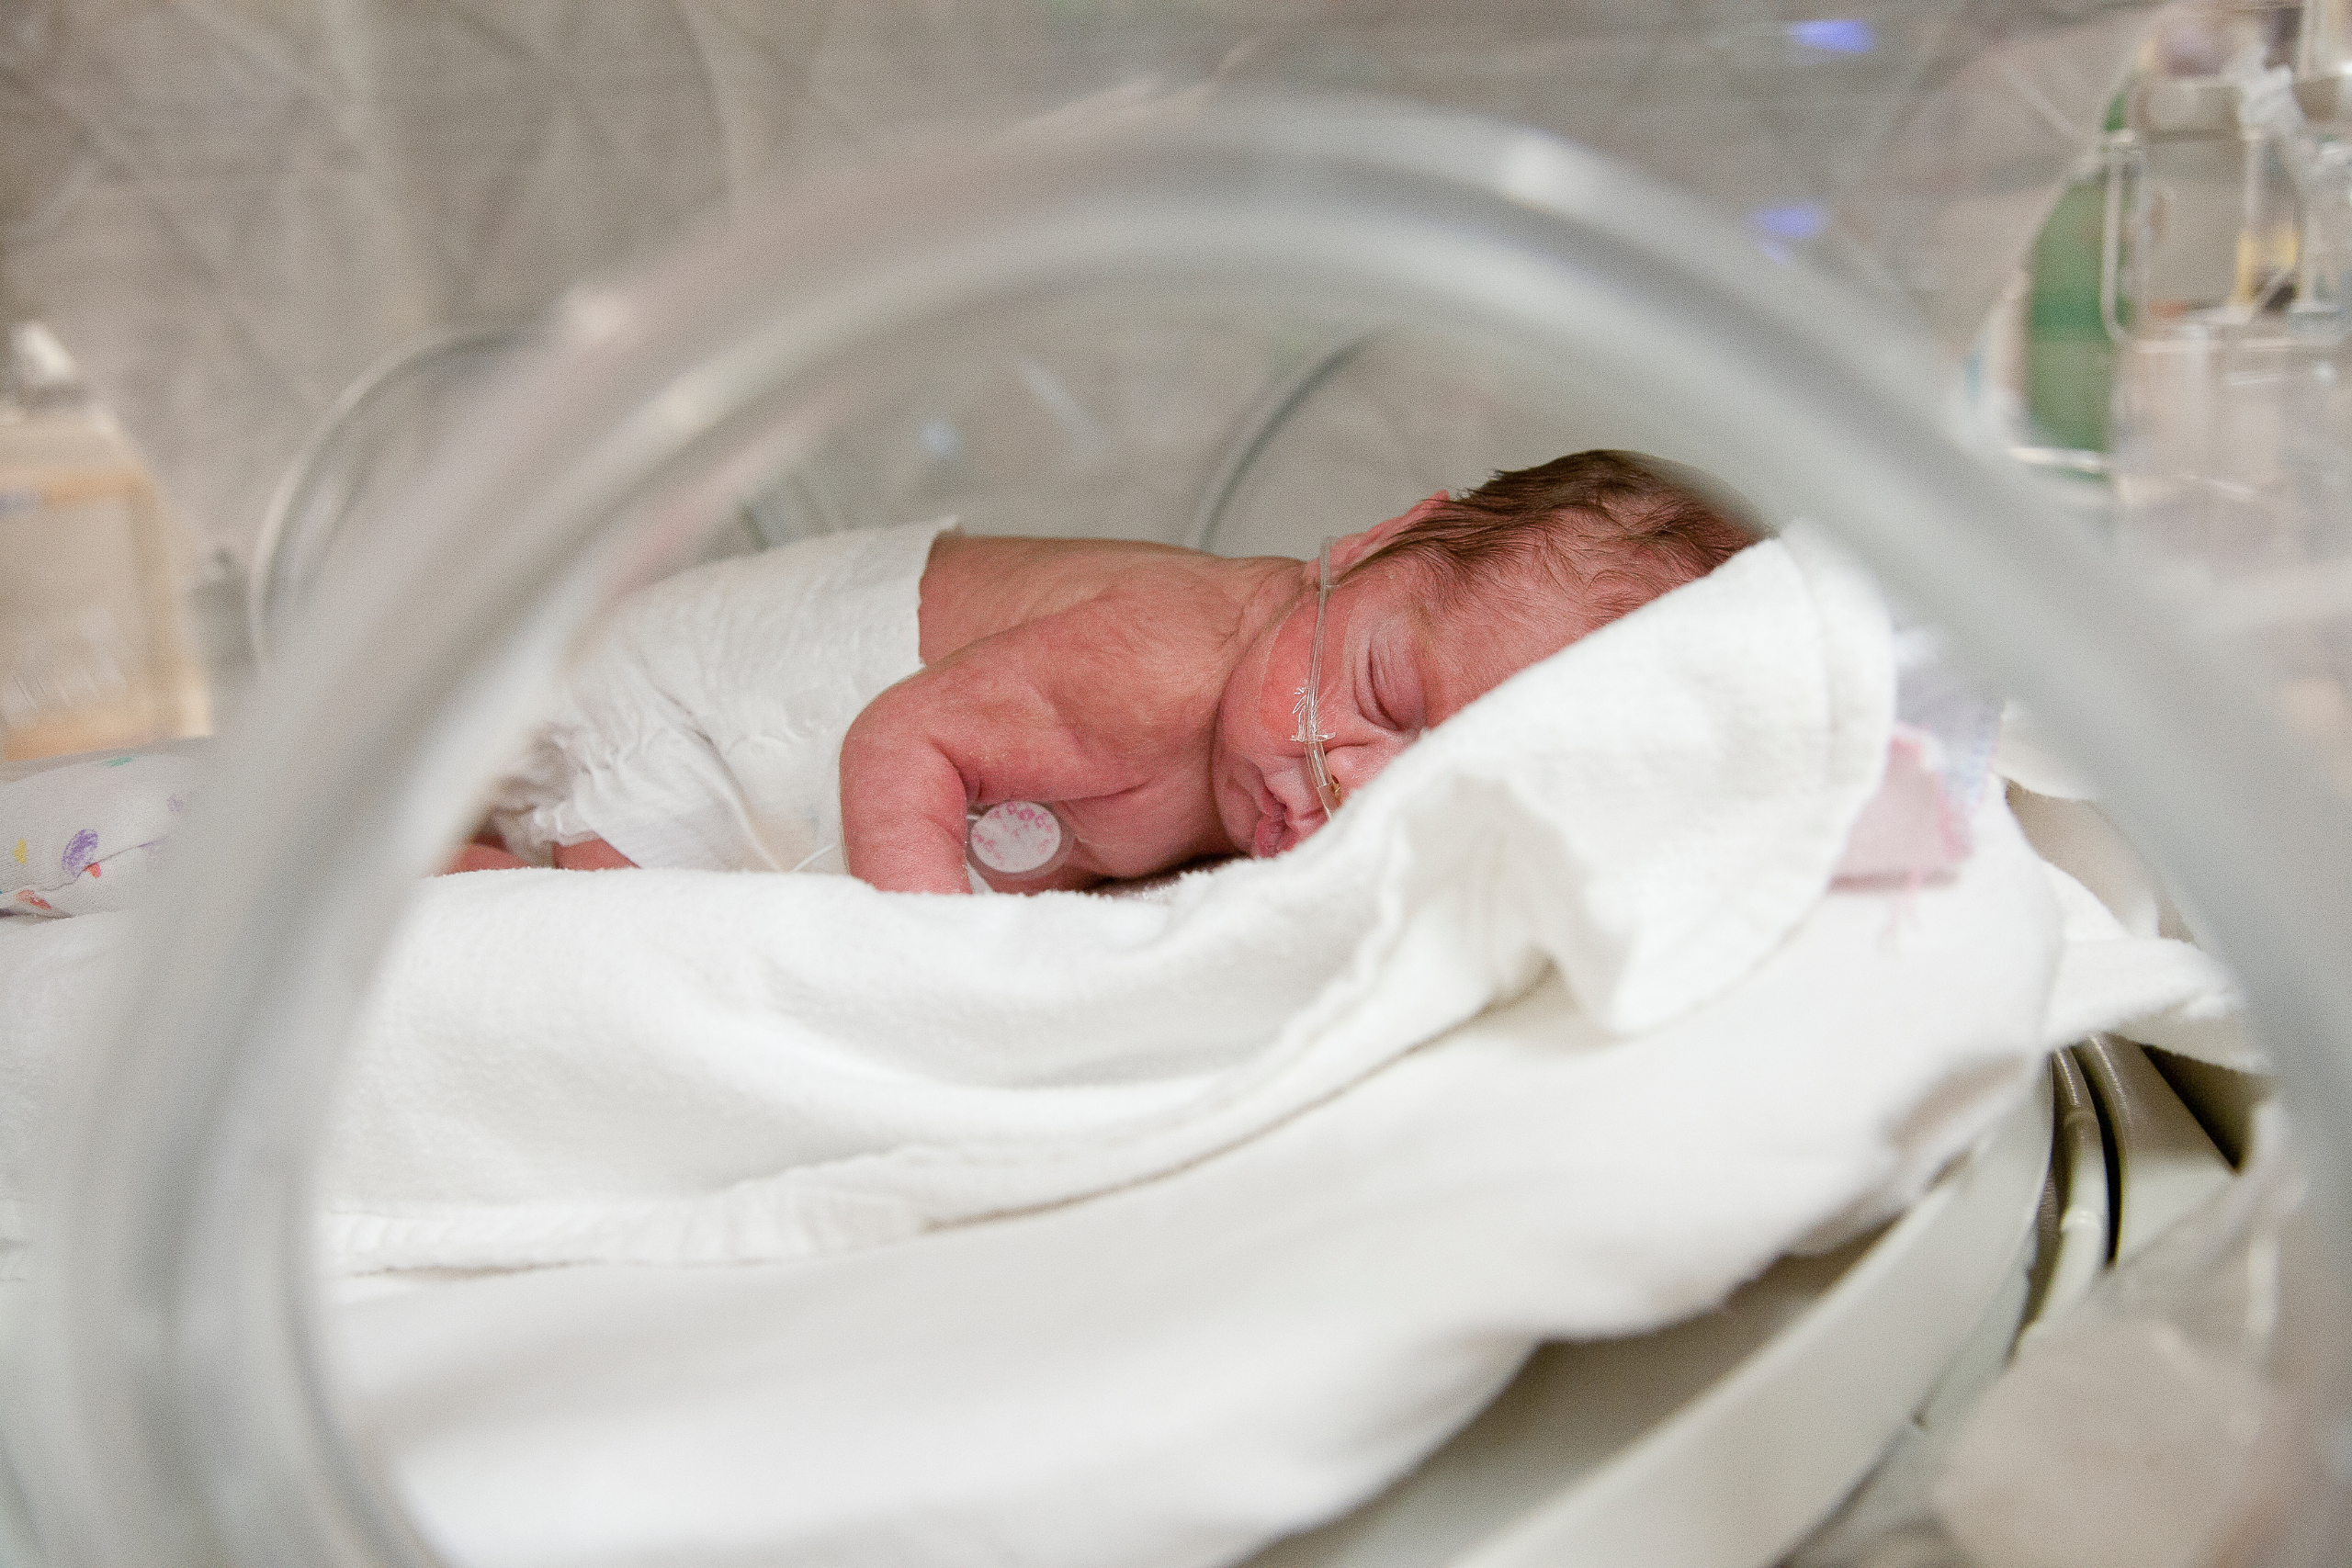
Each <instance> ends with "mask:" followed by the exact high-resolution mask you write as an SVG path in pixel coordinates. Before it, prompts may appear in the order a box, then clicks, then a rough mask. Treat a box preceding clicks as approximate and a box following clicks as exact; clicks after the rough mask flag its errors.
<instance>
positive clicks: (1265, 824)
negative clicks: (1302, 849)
mask: <svg viewBox="0 0 2352 1568" xmlns="http://www.w3.org/2000/svg"><path fill="white" fill-rule="evenodd" d="M1289 836H1290V810H1289V808H1288V807H1285V806H1283V803H1282V802H1281V801H1279V800H1276V801H1270V802H1267V803H1266V805H1265V809H1264V810H1262V811H1261V812H1260V813H1259V816H1258V832H1257V835H1256V837H1255V838H1254V839H1252V840H1251V841H1250V854H1251V855H1252V856H1254V857H1256V858H1257V859H1259V860H1264V859H1265V858H1266V857H1267V856H1268V855H1278V854H1280V853H1282V852H1283V851H1284V850H1286V849H1288V848H1289V847H1290V845H1289V843H1288V842H1287V841H1286V840H1288V838H1289Z"/></svg>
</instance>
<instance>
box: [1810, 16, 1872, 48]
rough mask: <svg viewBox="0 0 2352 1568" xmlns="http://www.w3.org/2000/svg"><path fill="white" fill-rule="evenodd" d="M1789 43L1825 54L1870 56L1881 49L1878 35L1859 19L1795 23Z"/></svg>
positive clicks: (1831, 18)
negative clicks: (1870, 53)
mask: <svg viewBox="0 0 2352 1568" xmlns="http://www.w3.org/2000/svg"><path fill="white" fill-rule="evenodd" d="M1789 41H1790V42H1791V43H1793V44H1797V45H1799V46H1800V47H1802V48H1804V49H1817V50H1819V51H1821V52H1822V53H1824V54H1868V53H1869V52H1870V51H1871V50H1873V49H1875V48H1877V47H1878V33H1877V31H1876V30H1875V29H1874V28H1871V25H1870V24H1869V23H1868V22H1865V21H1863V20H1862V19H1861V18H1860V17H1820V18H1818V19H1817V20H1815V21H1810V22H1791V23H1790V24H1789Z"/></svg>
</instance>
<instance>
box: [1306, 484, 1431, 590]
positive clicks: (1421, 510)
mask: <svg viewBox="0 0 2352 1568" xmlns="http://www.w3.org/2000/svg"><path fill="white" fill-rule="evenodd" d="M1451 500H1453V497H1452V496H1450V495H1448V494H1447V493H1446V492H1445V491H1438V492H1437V493H1436V494H1435V495H1433V496H1430V498H1429V499H1428V500H1427V501H1423V502H1419V503H1417V504H1416V505H1415V506H1414V507H1413V509H1412V510H1411V511H1409V512H1404V513H1398V514H1397V515H1396V516H1394V517H1391V518H1390V519H1389V520H1388V521H1387V522H1385V523H1375V524H1374V525H1372V526H1371V527H1369V528H1366V529H1365V530H1364V531H1363V533H1361V534H1350V535H1349V536H1347V537H1346V538H1343V539H1334V540H1332V541H1331V575H1332V576H1333V577H1339V576H1340V575H1342V574H1343V573H1345V572H1346V571H1347V570H1348V569H1349V568H1351V567H1352V566H1354V565H1355V564H1356V562H1358V561H1360V560H1363V558H1365V557H1367V556H1370V555H1372V554H1373V553H1374V551H1376V550H1378V549H1380V548H1381V547H1383V546H1385V545H1386V544H1387V543H1388V541H1389V540H1391V539H1393V538H1395V537H1396V536H1397V535H1399V534H1401V533H1403V532H1404V531H1405V530H1406V529H1408V528H1409V527H1411V526H1412V525H1414V524H1416V523H1419V521H1420V520H1421V519H1422V518H1424V517H1427V516H1429V515H1430V513H1433V512H1435V511H1436V510H1437V509H1438V508H1439V507H1441V506H1443V505H1444V504H1445V503H1446V502H1449V501H1451Z"/></svg>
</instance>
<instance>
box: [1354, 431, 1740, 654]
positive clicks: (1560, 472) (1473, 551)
mask: <svg viewBox="0 0 2352 1568" xmlns="http://www.w3.org/2000/svg"><path fill="white" fill-rule="evenodd" d="M1703 483H1705V481H1704V480H1703V479H1702V477H1701V476H1699V475H1696V474H1694V473H1692V472H1691V471H1690V470H1688V469H1685V468H1681V467H1680V466H1679V465H1678V464H1672V463H1668V462H1666V461H1665V460H1664V459H1661V458H1657V457H1647V456H1645V455H1644V454H1642V453H1639V452H1618V451H1593V452H1577V453H1572V454H1570V455H1569V456H1567V457H1555V458H1554V459H1553V460H1552V461H1550V462H1548V463H1543V464H1539V465H1537V466H1536V467H1534V468H1516V469H1512V470H1510V471H1509V472H1503V473H1498V474H1496V475H1494V476H1493V477H1492V478H1490V479H1487V482H1486V483H1485V484H1482V485H1480V486H1479V487H1478V488H1477V489H1476V490H1474V491H1466V492H1464V493H1463V494H1461V495H1456V496H1453V497H1450V498H1448V499H1447V500H1445V501H1444V502H1441V503H1440V504H1439V505H1438V506H1437V507H1436V508H1435V509H1434V510H1433V511H1432V512H1431V513H1430V514H1429V515H1427V516H1425V517H1421V518H1419V519H1417V520H1415V521H1414V522H1413V523H1412V524H1410V525H1408V526H1407V527H1406V528H1405V529H1404V530H1403V531H1402V532H1401V533H1399V534H1397V536H1395V537H1394V538H1392V539H1390V540H1389V541H1388V542H1387V543H1386V544H1385V545H1383V546H1382V547H1380V548H1379V549H1377V550H1375V551H1374V552H1373V553H1372V554H1371V555H1370V556H1367V557H1365V558H1364V559H1363V560H1362V561H1360V562H1358V563H1356V565H1355V566H1354V568H1353V569H1351V575H1352V572H1354V571H1362V570H1363V569H1364V568H1365V567H1368V566H1370V565H1372V564H1373V563H1374V562H1375V561H1381V560H1406V561H1410V562H1413V563H1415V564H1416V565H1419V566H1420V567H1421V568H1423V569H1424V570H1426V571H1428V573H1429V574H1430V586H1431V589H1432V591H1433V592H1432V595H1431V597H1432V601H1433V603H1432V605H1431V607H1432V608H1440V607H1446V606H1450V605H1451V604H1453V603H1455V602H1457V601H1458V600H1459V599H1460V598H1461V597H1462V596H1463V595H1464V594H1466V593H1469V592H1473V591H1475V590H1481V589H1491V588H1495V587H1498V586H1499V587H1506V588H1508V587H1510V586H1511V585H1523V586H1524V587H1525V588H1526V589H1529V590H1536V589H1539V588H1540V587H1541V586H1543V585H1547V584H1548V585H1549V586H1551V587H1553V588H1555V589H1557V590H1559V591H1560V592H1561V593H1563V594H1565V595H1566V596H1568V597H1570V598H1571V599H1572V600H1573V602H1575V603H1577V604H1581V605H1583V606H1585V607H1587V608H1588V609H1589V611H1590V612H1591V619H1590V622H1589V625H1586V626H1578V627H1577V628H1576V630H1575V633H1574V634H1573V635H1576V636H1582V635H1583V634H1584V633H1585V632H1587V631H1589V630H1592V629H1593V628H1594V627H1597V626H1600V625H1602V624H1604V623H1605V622H1608V621H1612V620H1615V619H1616V618H1617V617H1618V616H1620V615H1624V614H1626V613H1627V612H1628V611H1631V610H1634V609H1638V608H1639V607H1640V606H1642V605H1644V604H1648V603H1649V602H1650V601H1651V600H1653V599H1655V598H1657V596H1658V595H1659V594H1661V593H1664V592H1668V590H1669V589H1674V588H1679V587H1680V586H1681V585H1682V584H1684V583H1686V582H1689V581H1692V580H1694V579H1696V578H1701V577H1704V576H1705V575H1706V574H1707V573H1708V572H1710V571H1712V570H1714V569H1715V568H1716V567H1718V566H1720V565H1722V564H1723V563H1724V561H1726V560H1728V559H1730V558H1731V557H1732V556H1734V555H1736V554H1737V553H1738V552H1739V551H1740V550H1742V549H1744V548H1746V547H1747V546H1749V545H1751V544H1753V543H1755V541H1756V538H1757V535H1756V533H1755V532H1754V531H1753V528H1752V526H1750V525H1744V524H1742V523H1741V522H1738V521H1736V520H1735V519H1736V518H1737V517H1738V516H1739V515H1740V513H1739V512H1738V511H1737V510H1736V503H1734V502H1728V501H1723V502H1719V501H1717V500H1713V499H1711V498H1710V496H1709V495H1708V494H1707V493H1706V492H1705V491H1702V489H1701V488H1700V486H1701V485H1702V484H1703ZM1530 597H1531V599H1532V600H1533V601H1541V602H1544V603H1547V604H1557V603H1558V602H1559V601H1558V597H1557V596H1547V595H1544V594H1542V593H1541V592H1533V593H1531V595H1530ZM1527 608H1528V609H1529V610H1531V611H1533V610H1536V609H1537V608H1538V605H1537V604H1536V603H1530V604H1528V605H1527Z"/></svg>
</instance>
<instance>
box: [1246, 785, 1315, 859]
mask: <svg viewBox="0 0 2352 1568" xmlns="http://www.w3.org/2000/svg"><path fill="white" fill-rule="evenodd" d="M1322 825H1323V818H1322V813H1320V812H1317V813H1316V814H1315V816H1314V817H1312V818H1308V819H1307V820H1306V822H1305V823H1300V822H1298V821H1296V820H1295V819H1294V818H1292V816H1291V811H1290V805H1289V803H1288V802H1287V801H1285V800H1283V797H1282V796H1281V795H1276V794H1275V793H1274V792H1273V791H1272V789H1269V788H1267V787H1266V786H1265V785H1263V784H1261V785H1260V786H1259V789H1258V830H1257V832H1256V833H1255V834H1254V835H1253V836H1252V837H1251V840H1250V855H1251V856H1252V857H1253V858H1255V859H1258V860H1264V859H1265V858H1266V857H1268V856H1269V855H1278V854H1281V853H1282V852H1283V851H1285V850H1290V849H1295V848H1297V847H1298V845H1299V844H1300V843H1302V842H1304V841H1305V840H1306V838H1307V836H1308V835H1309V834H1311V833H1313V832H1314V831H1315V829H1317V828H1319V827H1321V826H1322Z"/></svg>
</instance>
